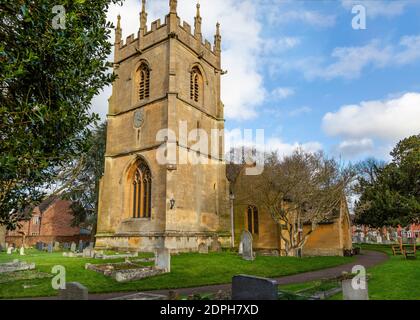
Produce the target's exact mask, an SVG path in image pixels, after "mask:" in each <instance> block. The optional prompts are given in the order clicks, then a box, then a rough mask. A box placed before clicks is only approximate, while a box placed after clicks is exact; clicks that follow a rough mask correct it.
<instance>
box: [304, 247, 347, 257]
mask: <svg viewBox="0 0 420 320" xmlns="http://www.w3.org/2000/svg"><path fill="white" fill-rule="evenodd" d="M343 255H344V249H340V248H330V249H327V248H319V249H315V248H313V249H305V247H303V250H302V257H314V256H343Z"/></svg>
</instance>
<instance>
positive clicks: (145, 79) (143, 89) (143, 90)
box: [139, 63, 150, 100]
mask: <svg viewBox="0 0 420 320" xmlns="http://www.w3.org/2000/svg"><path fill="white" fill-rule="evenodd" d="M139 72H140V75H139V76H140V79H139V80H140V85H139V98H140V100H144V99H147V98H149V96H150V70H149V67H148V66H147V65H146V64H145V63H143V64H142V65H141V66H140V68H139Z"/></svg>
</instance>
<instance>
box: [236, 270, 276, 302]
mask: <svg viewBox="0 0 420 320" xmlns="http://www.w3.org/2000/svg"><path fill="white" fill-rule="evenodd" d="M277 299H278V285H277V281H276V280H273V279H267V278H261V277H254V276H247V275H238V276H234V277H233V278H232V300H277Z"/></svg>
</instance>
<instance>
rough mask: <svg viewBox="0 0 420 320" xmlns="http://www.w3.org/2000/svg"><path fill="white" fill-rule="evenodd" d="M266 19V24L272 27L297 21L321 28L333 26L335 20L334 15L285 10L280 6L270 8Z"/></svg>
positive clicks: (293, 9)
mask: <svg viewBox="0 0 420 320" xmlns="http://www.w3.org/2000/svg"><path fill="white" fill-rule="evenodd" d="M289 3H292V2H289ZM294 4H295V3H294ZM267 17H268V22H269V23H270V24H272V25H280V24H288V23H291V22H296V21H297V22H301V23H305V24H309V25H311V26H315V27H321V28H327V27H332V26H334V25H335V20H336V17H335V15H330V14H325V13H322V12H318V11H311V10H306V9H304V8H302V7H299V8H290V9H285V8H284V7H281V6H272V7H271V10H270V12H269V13H268V14H267Z"/></svg>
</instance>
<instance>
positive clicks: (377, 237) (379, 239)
mask: <svg viewBox="0 0 420 320" xmlns="http://www.w3.org/2000/svg"><path fill="white" fill-rule="evenodd" d="M376 242H377V243H382V237H381V236H380V235H378V236H376Z"/></svg>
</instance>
